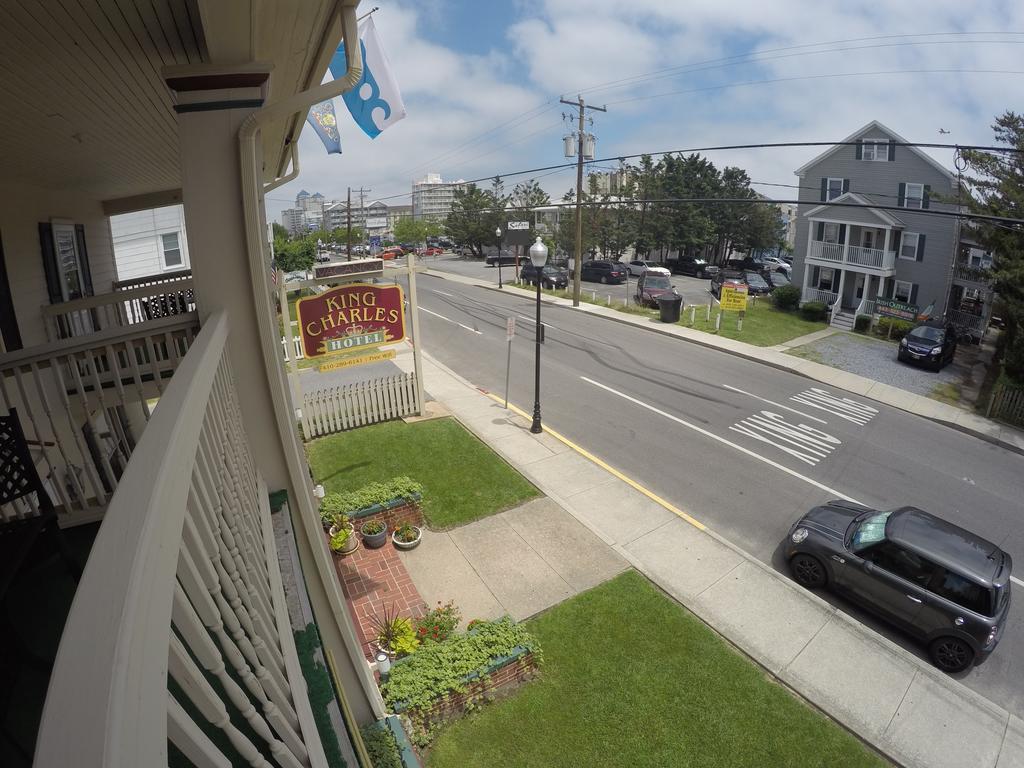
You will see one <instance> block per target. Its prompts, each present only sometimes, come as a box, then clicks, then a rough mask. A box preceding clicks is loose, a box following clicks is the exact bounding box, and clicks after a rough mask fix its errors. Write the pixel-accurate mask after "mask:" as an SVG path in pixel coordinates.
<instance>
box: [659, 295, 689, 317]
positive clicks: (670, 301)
mask: <svg viewBox="0 0 1024 768" xmlns="http://www.w3.org/2000/svg"><path fill="white" fill-rule="evenodd" d="M658 309H660V310H661V322H663V323H678V322H679V313H680V312H682V310H683V297H682V296H680V295H679V294H678V293H663V294H662V295H661V296H659V297H658Z"/></svg>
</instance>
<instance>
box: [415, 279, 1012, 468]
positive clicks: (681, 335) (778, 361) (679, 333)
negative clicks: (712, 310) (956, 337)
mask: <svg viewBox="0 0 1024 768" xmlns="http://www.w3.org/2000/svg"><path fill="white" fill-rule="evenodd" d="M430 274H431V275H433V276H434V277H440V278H442V279H445V280H450V281H453V282H458V283H463V284H465V285H474V286H478V287H481V288H487V289H488V290H494V291H496V290H498V287H497V286H495V285H491V284H490V283H487V282H485V281H482V280H477V279H474V278H470V277H463V276H462V275H456V274H452V273H450V272H430ZM502 290H504V291H506V292H508V293H513V292H514V293H517V294H518V295H521V296H523V297H525V298H534V297H535V296H536V294H535V293H534V292H533V291H527V290H524V289H521V288H516V287H514V286H511V285H506V286H505V288H504V289H502ZM541 300H542V301H543V302H545V303H546V304H553V305H555V306H559V307H570V308H571V307H572V301H571V300H569V299H561V298H556V297H554V296H547V295H545V296H543V297H542V299H541ZM577 311H579V312H587V313H589V314H593V315H600V316H601V317H605V318H608V319H609V320H614V321H615V322H617V323H624V324H626V325H633V326H636V327H640V328H646V329H647V330H650V331H654V332H655V333H660V334H662V335H665V336H674V337H675V338H678V339H682V340H684V341H689V342H691V343H694V344H700V345H701V346H704V347H709V348H711V349H718V350H721V351H723V352H728V353H729V354H731V355H736V356H737V357H743V358H746V359H747V360H752V361H754V362H757V363H762V364H764V365H770V366H772V367H773V368H779V369H781V370H785V371H792V372H793V373H799V374H801V375H802V376H806V377H807V378H809V379H814V380H815V381H820V382H822V383H823V384H828V385H829V386H832V387H838V388H839V389H845V390H846V391H847V392H852V393H853V394H856V395H861V396H863V397H869V398H871V399H872V400H877V401H878V402H880V403H884V404H886V405H889V406H892V407H893V408H899V409H900V410H903V411H907V412H908V413H913V414H916V415H918V416H923V417H924V418H926V419H931V420H932V421H937V422H940V423H942V424H946V425H947V426H950V427H953V428H954V429H958V430H960V431H961V432H967V433H968V434H971V435H974V436H975V437H978V438H981V439H982V440H985V441H987V442H990V443H994V444H996V445H999V446H1001V447H1003V448H1006V449H1008V450H1011V451H1014V452H1016V453H1020V454H1024V430H1020V429H1016V428H1014V427H1011V426H1009V425H1007V424H1001V423H999V422H997V421H993V420H991V419H986V418H984V417H982V416H978V415H977V414H974V413H970V412H969V411H965V410H962V409H960V408H957V407H956V406H953V405H947V404H946V403H940V402H939V401H938V400H933V399H931V398H930V397H925V396H923V395H917V394H914V393H913V392H908V391H906V390H904V389H899V388H897V387H893V386H891V385H889V384H885V383H884V382H880V381H875V380H874V379H869V378H866V377H864V376H858V375H857V374H855V373H848V372H846V371H841V370H839V369H837V368H833V367H831V366H829V365H823V364H821V363H815V362H813V361H811V360H804V359H802V358H799V357H794V356H793V355H789V354H786V352H785V351H784V349H782V347H784V346H785V345H778V346H777V347H755V346H754V345H752V344H746V343H744V342H742V341H736V340H735V339H727V338H724V337H721V336H717V335H715V334H711V333H704V332H703V331H696V330H693V329H692V328H685V327H683V326H681V325H673V324H670V323H662V322H661V321H660V320H657V319H655V318H650V317H646V316H643V315H631V314H627V313H625V312H619V311H617V310H615V309H612V308H610V307H602V306H598V305H596V304H583V303H581V304H580V306H579V308H578V309H577ZM820 333H823V334H825V335H827V331H821V332H820ZM805 338H806V337H805Z"/></svg>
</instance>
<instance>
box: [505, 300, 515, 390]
mask: <svg viewBox="0 0 1024 768" xmlns="http://www.w3.org/2000/svg"><path fill="white" fill-rule="evenodd" d="M515 336H516V318H515V317H514V316H513V317H510V318H508V320H507V321H506V322H505V340H506V341H508V356H507V357H506V359H505V408H506V409H508V379H509V374H510V373H511V371H512V339H514V338H515Z"/></svg>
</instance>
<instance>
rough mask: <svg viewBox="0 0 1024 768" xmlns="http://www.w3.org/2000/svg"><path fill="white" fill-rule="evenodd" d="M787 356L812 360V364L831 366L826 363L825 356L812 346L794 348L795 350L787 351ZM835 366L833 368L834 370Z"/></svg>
mask: <svg viewBox="0 0 1024 768" xmlns="http://www.w3.org/2000/svg"><path fill="white" fill-rule="evenodd" d="M786 354H787V355H793V357H802V358H803V359H804V360H810V361H811V362H812V363H821V364H822V365H831V363H827V362H825V356H824V355H823V354H821V352H819V351H818V350H816V349H815V348H814V346H813V345H811V344H805V345H804V346H802V347H793V349H787V350H786ZM834 367H835V366H833V368H834Z"/></svg>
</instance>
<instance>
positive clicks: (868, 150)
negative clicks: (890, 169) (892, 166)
mask: <svg viewBox="0 0 1024 768" xmlns="http://www.w3.org/2000/svg"><path fill="white" fill-rule="evenodd" d="M860 157H861V160H888V159H889V141H888V139H864V141H863V142H861V154H860Z"/></svg>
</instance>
